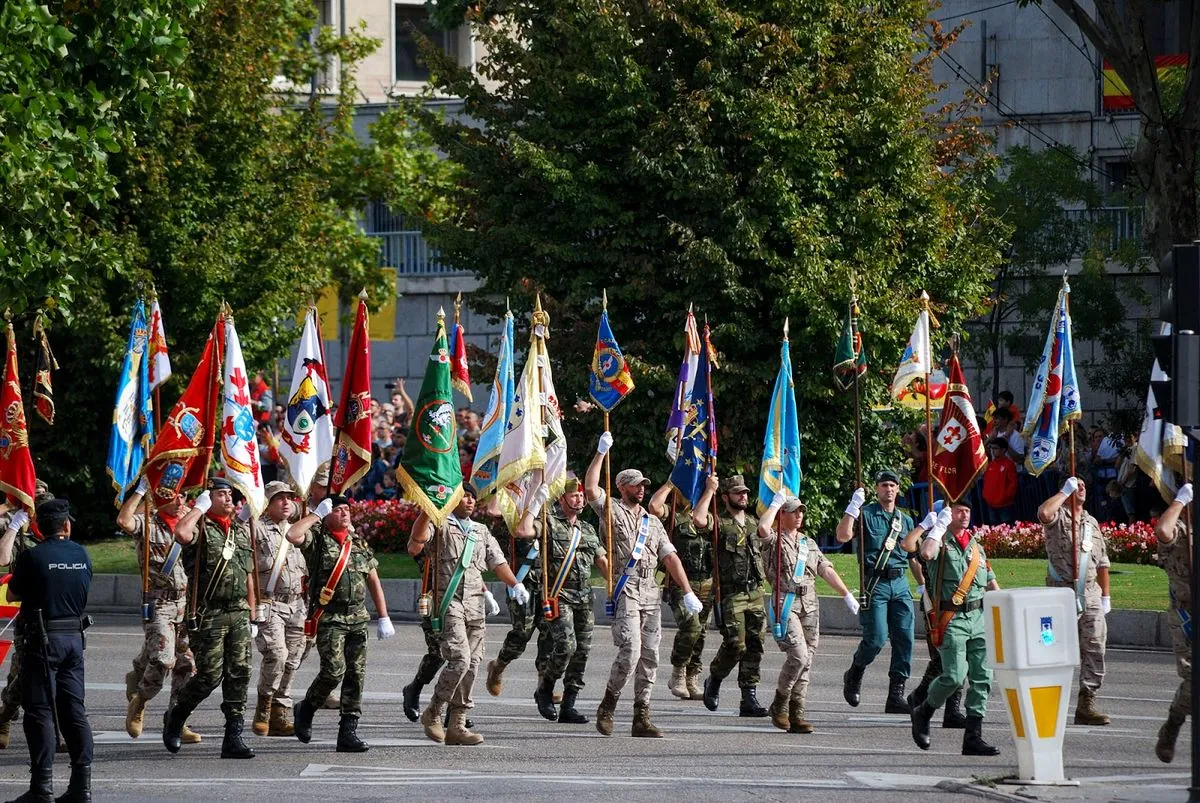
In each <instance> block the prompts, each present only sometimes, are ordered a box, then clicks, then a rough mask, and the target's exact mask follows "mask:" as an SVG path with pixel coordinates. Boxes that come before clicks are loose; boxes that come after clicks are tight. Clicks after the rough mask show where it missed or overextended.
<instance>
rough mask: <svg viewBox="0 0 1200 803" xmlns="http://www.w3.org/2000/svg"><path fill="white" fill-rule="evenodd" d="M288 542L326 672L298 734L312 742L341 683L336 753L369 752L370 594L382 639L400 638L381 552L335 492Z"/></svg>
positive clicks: (315, 685)
mask: <svg viewBox="0 0 1200 803" xmlns="http://www.w3.org/2000/svg"><path fill="white" fill-rule="evenodd" d="M286 537H287V540H288V541H289V542H290V543H291V544H293V545H294V546H296V547H299V548H300V549H301V550H302V551H303V552H304V560H305V564H306V565H307V566H308V570H309V572H310V574H309V581H308V583H309V584H308V595H309V606H308V608H309V614H308V618H307V619H306V620H305V633H306V634H307V635H308V636H309V637H311V638H315V639H316V644H317V654H318V655H319V656H320V658H321V668H320V671H318V673H317V676H316V677H315V678H314V679H313V682H312V684H311V685H309V687H308V693H307V694H305V695H304V699H303V700H301V701H300V702H299V703H298V704H297V705H296V711H295V716H296V720H295V725H294V728H295V734H296V738H297V739H299V740H300V741H301V742H304V743H305V744H308V742H309V741H310V740H311V739H312V723H313V716H314V715H315V714H316V712H317V709H318V708H320V707H321V706H322V704H323V703H325V701H326V700H328V699H329V695H330V693H331V692H332V691H334V690H335V689H336V688H337V687H338V685H339V684H340V685H341V688H342V694H341V701H340V704H341V718H340V719H339V721H338V737H337V752H339V753H365V752H366V751H367V750H368V749H370V748H369V746H368V745H367V743H366V742H364V741H363V740H362V739H360V738H359V737H358V720H359V718H360V717H361V716H362V693H363V686H364V685H365V683H366V670H367V626H368V625H369V624H370V622H371V615H370V614H369V613H368V612H367V592H368V591H370V592H371V599H372V601H373V602H374V603H375V609H376V611H378V612H379V620H378V623H377V625H376V628H377V633H378V636H379V638H380V639H389V638H391V637H392V636H394V635H396V628H395V627H394V626H393V625H392V620H391V619H390V618H388V613H387V600H386V599H385V598H384V595H383V584H382V583H380V582H379V574H378V573H377V571H376V568H377V567H378V565H379V564H378V562H377V561H376V560H375V555H374V554H373V553H372V552H371V547H369V546H368V545H367V543H366V541H364V540H363V539H362V538H361V537H360V536H357V535H355V534H354V532H353V531H352V529H351V527H350V500H348V499H346V497H344V496H339V495H336V494H335V495H332V496H327V497H325V498H324V499H322V500H321V502H320V504H318V505H317V506H316V508H315V509H314V510H313V511H312V512H311V513H309V514H308V515H306V516H303V517H302V518H301V519H300V520H299V521H297V522H296V523H295V524H293V525H292V526H291V527H290V528H289V529H288V531H287V536H286Z"/></svg>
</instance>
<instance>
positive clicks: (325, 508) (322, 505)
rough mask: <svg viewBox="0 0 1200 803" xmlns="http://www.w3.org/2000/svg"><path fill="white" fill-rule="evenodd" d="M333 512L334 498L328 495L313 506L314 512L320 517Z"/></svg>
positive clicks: (322, 517)
mask: <svg viewBox="0 0 1200 803" xmlns="http://www.w3.org/2000/svg"><path fill="white" fill-rule="evenodd" d="M332 512H333V500H332V499H330V498H328V497H326V498H325V499H322V500H321V501H320V502H319V503H318V504H317V506H316V507H314V508H313V513H315V514H316V516H317V518H318V519H324V518H325V517H326V516H328V515H329V514H330V513H332Z"/></svg>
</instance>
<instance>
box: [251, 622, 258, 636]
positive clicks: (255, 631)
mask: <svg viewBox="0 0 1200 803" xmlns="http://www.w3.org/2000/svg"><path fill="white" fill-rule="evenodd" d="M250 638H258V625H256V624H254V622H251V623H250Z"/></svg>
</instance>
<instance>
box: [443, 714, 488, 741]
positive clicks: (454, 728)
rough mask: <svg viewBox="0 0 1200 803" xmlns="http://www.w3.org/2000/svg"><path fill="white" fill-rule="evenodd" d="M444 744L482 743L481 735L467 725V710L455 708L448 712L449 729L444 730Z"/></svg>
mask: <svg viewBox="0 0 1200 803" xmlns="http://www.w3.org/2000/svg"><path fill="white" fill-rule="evenodd" d="M446 744H452V745H453V744H457V745H475V744H483V736H481V735H479V734H478V733H474V732H472V731H471V729H470V728H468V727H467V710H466V709H465V708H456V709H454V710H453V711H451V712H450V729H449V730H447V731H446Z"/></svg>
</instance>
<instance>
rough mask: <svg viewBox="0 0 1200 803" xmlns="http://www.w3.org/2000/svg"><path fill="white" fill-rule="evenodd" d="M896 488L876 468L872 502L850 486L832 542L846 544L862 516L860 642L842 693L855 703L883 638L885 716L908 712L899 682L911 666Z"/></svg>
mask: <svg viewBox="0 0 1200 803" xmlns="http://www.w3.org/2000/svg"><path fill="white" fill-rule="evenodd" d="M899 492H900V478H899V477H897V476H896V472H894V471H889V470H884V471H880V472H879V473H878V474H877V475H875V498H876V500H877V501H875V502H872V503H871V504H869V505H865V506H864V504H865V502H866V500H867V496H866V492H865V491H864V490H863V489H862V488H858V489H856V490H855V491H854V496H853V497H852V498H851V499H850V504H849V505H847V507H846V513H845V515H844V516H842V520H841V521H840V522H838V526H837V540H838V543H841V544H844V543H847V542H848V541H850V540H852V539H853V538H854V536H855V526H854V523H855V521H856V520H857V519H858V518H859V516H860V515H861V516H862V520H863V532H864V535H865V538H866V544H865V546H864V549H863V552H864V556H865V560H866V566H867V574H866V577H867V580H866V584H867V587H866V588H865V589H864V590H863V598H864V601H863V607H862V609H861V610H860V611H859V612H858V619H859V622H860V623H861V624H862V641H860V642H859V645H858V648H857V649H856V650H855V651H854V658H853V659H852V661H851V663H850V668H849V669H847V670H846V674H844V675H843V676H842V696H843V697H844V698H845V699H846V702H847V703H849V704H850V705H852V706H856V707H857V706H858V703H859V699H860V695H861V692H862V679H863V673H864V672H866V670H867V667H868V666H869V665H870V663H871V662H872V661H874V660H875V656H877V655H879V651H880V650H882V649H883V643H884V641H887V640H890V641H891V643H892V660H891V665H890V666H889V667H888V695H887V702H886V703H885V704H884V707H883V710H884V713H886V714H908V713H909V712H910V710H911V709H909V707H908V703H907V702H905V700H904V684H905V682H906V681H907V680H908V675H909V671H910V669H911V666H912V648H913V604H912V602H913V601H912V592H911V591H910V590H909V587H908V578H907V577H905V572H906V571H907V569H908V557H907V555H906V553H905V552H904V550H903V549H900V548H899V546H900V542H901V540H903V539H904V537H905V535H906V534H907V533H908V532H909V531H910V530H912V528H913V520H912V518H911V517H910V516H909V515H908V514H907V513H905V512H904V511H903V510H900V509H898V508H897V507H896V497H897V495H898V494H899Z"/></svg>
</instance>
